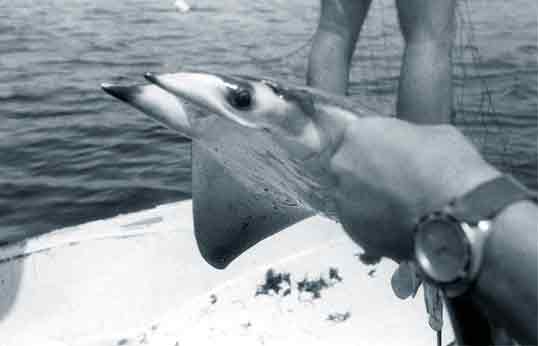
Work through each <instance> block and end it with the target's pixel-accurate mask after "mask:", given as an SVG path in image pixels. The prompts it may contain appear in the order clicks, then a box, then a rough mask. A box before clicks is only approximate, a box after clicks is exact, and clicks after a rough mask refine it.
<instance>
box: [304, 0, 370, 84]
mask: <svg viewBox="0 0 538 346" xmlns="http://www.w3.org/2000/svg"><path fill="white" fill-rule="evenodd" d="M370 3H371V0H321V10H320V18H319V24H318V28H317V30H316V33H315V35H314V39H313V41H312V49H311V51H310V56H309V59H308V72H307V84H308V85H311V86H314V87H318V88H320V89H324V90H327V91H330V92H333V93H337V94H345V93H346V91H347V84H348V79H349V69H350V65H351V58H352V56H353V51H354V49H355V43H356V41H357V38H358V36H359V32H360V29H361V26H362V24H363V22H364V18H365V17H366V14H367V12H368V8H369V6H370Z"/></svg>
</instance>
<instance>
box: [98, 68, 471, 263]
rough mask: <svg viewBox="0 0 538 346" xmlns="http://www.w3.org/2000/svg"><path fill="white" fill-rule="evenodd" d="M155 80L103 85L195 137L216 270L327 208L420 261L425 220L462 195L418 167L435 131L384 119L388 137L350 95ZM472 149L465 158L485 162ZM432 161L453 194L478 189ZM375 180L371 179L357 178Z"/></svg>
mask: <svg viewBox="0 0 538 346" xmlns="http://www.w3.org/2000/svg"><path fill="white" fill-rule="evenodd" d="M146 79H148V80H149V81H150V82H151V83H152V85H142V86H127V87H124V86H112V85H103V88H104V89H105V90H106V91H107V92H108V93H110V94H112V95H113V96H116V97H117V98H119V99H121V100H123V101H125V102H127V103H129V104H131V105H132V106H134V107H135V108H138V109H139V110H141V111H142V112H144V113H145V114H147V115H148V116H150V117H151V118H153V119H155V120H157V121H160V122H161V123H164V124H165V125H166V126H168V127H170V128H172V129H174V130H176V131H178V132H180V133H182V134H184V135H186V136H188V137H190V138H191V139H192V140H193V174H192V179H193V213H194V220H195V234H196V239H197V242H198V245H199V248H200V251H201V253H202V255H203V256H204V258H205V259H206V260H207V261H208V262H209V263H210V264H212V265H213V266H215V267H218V268H224V267H226V266H227V265H228V264H229V263H230V262H231V261H232V260H233V259H234V258H236V257H237V256H239V255H240V254H241V253H243V252H244V251H245V250H247V249H248V248H249V247H251V246H253V245H255V244H256V243H258V242H259V241H261V240H263V239H265V238H267V237H268V236H270V235H272V234H274V233H277V232H279V231H280V230H282V229H284V228H286V227H287V226H289V225H291V224H293V223H295V222H298V221H300V220H302V219H304V218H306V217H308V216H310V215H313V214H316V213H319V214H322V215H324V216H326V217H329V218H332V219H334V220H336V221H338V222H340V223H341V224H342V226H343V228H344V230H345V231H346V232H347V233H348V235H350V237H351V238H352V239H353V240H354V241H355V242H357V243H358V244H359V245H361V246H362V247H363V248H364V249H365V251H366V252H367V253H368V254H369V255H371V256H372V255H373V256H374V257H375V256H377V257H381V256H385V257H389V258H392V259H393V260H396V261H398V262H400V261H405V260H409V259H410V258H411V254H412V247H413V244H412V241H411V239H412V237H411V236H409V232H412V223H413V222H414V221H415V220H414V219H413V216H417V217H418V216H420V215H423V214H424V213H426V212H427V211H428V210H426V209H425V208H426V207H431V206H434V205H435V206H437V205H442V204H443V203H445V202H446V201H447V200H448V199H450V198H452V197H453V196H448V195H446V196H445V195H443V194H442V191H444V188H443V187H441V186H433V187H432V189H439V190H440V191H441V192H438V191H435V193H433V192H432V191H425V190H424V187H423V185H424V184H423V179H421V177H420V176H416V177H415V176H414V175H416V174H415V173H416V171H415V170H413V169H412V167H407V166H409V164H408V162H407V161H406V159H405V158H409V157H410V155H414V152H415V151H416V150H417V148H418V149H420V148H423V149H424V150H426V149H428V146H427V145H426V146H425V145H424V144H425V143H422V142H421V143H418V141H423V139H424V138H425V137H424V136H423V134H424V133H425V132H427V133H428V136H427V137H426V138H431V140H432V143H431V146H430V148H435V147H437V146H438V144H439V143H437V142H435V141H437V138H438V137H439V136H436V133H437V132H436V131H438V130H436V128H434V127H432V128H428V129H422V128H420V127H417V126H414V125H410V124H407V123H405V122H403V121H399V120H397V119H383V120H382V121H384V122H390V124H389V125H390V126H389V127H388V129H389V130H388V132H386V131H387V128H385V127H384V126H379V121H378V120H380V119H381V118H380V117H379V113H377V112H376V111H374V110H371V109H368V108H367V107H364V106H362V105H360V104H353V103H352V101H351V100H349V99H348V98H345V97H341V96H336V95H332V94H327V93H324V92H321V91H319V90H316V89H312V88H309V87H304V86H293V85H290V84H288V83H282V82H278V81H275V80H272V79H268V78H255V77H251V76H238V75H222V74H214V73H203V72H196V73H193V72H180V73H174V74H162V75H154V74H146ZM180 99H181V101H180ZM183 101H185V102H186V104H192V105H194V106H196V107H197V108H199V109H201V110H202V111H201V112H200V111H195V110H192V111H191V110H190V106H189V111H188V112H186V111H185V108H184V106H183ZM383 124H385V123H383ZM369 129H371V130H369ZM391 129H392V130H391ZM444 132H446V131H444V129H441V130H440V131H438V133H440V134H442V133H444ZM379 138H381V140H379ZM382 138H390V140H386V142H393V141H398V142H399V143H402V145H399V147H401V151H402V152H393V151H394V149H393V148H392V147H391V148H390V149H387V148H388V146H389V145H388V144H387V148H383V147H382V145H383V143H384V140H383V139H382ZM374 142H375V143H376V144H375V145H374V146H372V144H371V143H374ZM415 142H417V143H415ZM444 142H447V141H444ZM444 142H443V141H442V142H440V144H443V143H444ZM452 142H453V141H450V140H448V142H447V143H449V144H448V145H450V143H452ZM456 142H457V141H456ZM385 149H386V150H385ZM463 149H465V150H463ZM463 149H462V150H463V151H462V153H463V154H462V157H463V156H465V155H468V156H469V157H471V158H472V159H475V156H478V153H476V151H474V149H472V148H471V149H466V148H463ZM398 150H400V149H398ZM442 150H443V147H441V146H439V151H442ZM430 151H431V150H430ZM466 153H467V154H466ZM425 154H426V155H429V154H434V155H435V153H427V152H425ZM366 155H368V160H364V162H363V161H362V159H361V158H362V157H366ZM379 161H382V162H387V164H386V165H385V167H383V164H380V165H378V166H379V167H381V169H379V167H377V168H376V167H371V166H369V165H368V164H367V163H368V162H378V163H379ZM364 163H366V164H364ZM424 166H425V167H427V168H426V169H427V170H428V171H427V172H424V174H426V175H427V174H440V173H442V174H446V179H441V180H440V181H451V184H452V185H457V186H456V188H455V189H454V188H452V189H450V191H454V190H457V189H461V190H463V191H465V189H466V188H468V185H472V184H474V183H475V182H461V181H460V179H458V172H451V171H450V170H444V169H443V168H442V167H429V165H424ZM395 167H396V168H397V169H395ZM408 168H409V169H408ZM368 176H370V178H369V182H368V183H362V182H361V179H357V177H368ZM400 177H403V178H400ZM404 178H405V179H407V182H406V183H405V184H385V186H386V187H387V188H390V189H393V190H394V189H401V191H383V190H382V187H381V185H380V186H375V185H372V184H371V183H370V182H372V181H374V182H375V181H376V180H383V181H385V182H386V181H398V179H399V180H402V179H404ZM388 195H390V196H394V195H397V196H398V198H396V199H394V198H385V197H386V196H388ZM425 196H435V198H437V200H428V201H426V200H425ZM380 215H381V216H382V215H388V216H387V217H379V216H380ZM410 215H411V216H410ZM389 233H390V234H391V236H390V237H388V238H389V239H390V240H389V241H387V234H389Z"/></svg>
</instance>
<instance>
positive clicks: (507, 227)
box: [471, 201, 538, 345]
mask: <svg viewBox="0 0 538 346" xmlns="http://www.w3.org/2000/svg"><path fill="white" fill-rule="evenodd" d="M484 256H485V257H484V262H483V265H482V270H481V272H480V273H479V276H478V278H477V282H476V286H475V288H474V290H473V291H472V292H471V293H472V295H473V296H475V297H476V299H477V301H478V303H479V304H480V306H481V307H482V308H483V309H484V311H486V312H487V315H488V316H490V317H491V318H492V319H493V320H494V321H495V322H496V323H497V324H499V325H502V326H504V327H505V328H506V329H507V330H509V331H510V332H511V334H512V336H513V337H514V338H516V339H517V340H518V341H519V342H520V343H521V344H522V345H536V344H537V343H538V340H537V330H536V328H537V325H538V320H537V315H538V297H537V294H538V281H537V275H538V208H537V207H536V204H534V203H532V202H529V201H520V202H517V203H514V204H512V205H510V206H509V207H507V208H506V209H504V210H503V211H502V212H501V213H500V214H498V215H497V217H496V218H495V219H494V220H493V224H492V234H491V237H490V238H489V240H488V242H487V244H486V246H485V253H484Z"/></svg>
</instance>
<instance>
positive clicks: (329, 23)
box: [318, 0, 361, 40]
mask: <svg viewBox="0 0 538 346" xmlns="http://www.w3.org/2000/svg"><path fill="white" fill-rule="evenodd" d="M357 3H361V1H357V0H322V1H321V12H320V17H319V25H318V32H323V33H327V34H333V35H336V36H338V37H340V38H342V39H345V40H350V39H352V38H353V37H354V34H355V31H356V30H357V27H358V25H357V23H356V18H354V16H356V15H357V14H358V12H359V11H358V10H359V9H358V8H356V7H357Z"/></svg>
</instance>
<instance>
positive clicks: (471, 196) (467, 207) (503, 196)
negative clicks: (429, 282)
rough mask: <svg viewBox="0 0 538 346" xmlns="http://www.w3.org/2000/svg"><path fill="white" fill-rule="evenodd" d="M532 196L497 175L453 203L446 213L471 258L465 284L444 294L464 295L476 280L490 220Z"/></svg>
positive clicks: (462, 283) (450, 288)
mask: <svg viewBox="0 0 538 346" xmlns="http://www.w3.org/2000/svg"><path fill="white" fill-rule="evenodd" d="M537 199H538V198H537V196H536V194H533V193H532V191H531V190H529V189H527V188H526V187H525V186H524V185H522V184H521V183H519V182H518V181H516V180H515V179H514V178H512V177H511V176H508V175H501V176H499V177H497V178H495V179H492V180H489V181H487V182H485V183H483V184H480V185H478V186H477V187H476V188H475V189H473V190H471V191H470V192H468V193H466V194H465V195H463V196H462V197H460V198H457V199H455V200H454V201H453V202H452V203H450V204H449V205H448V210H447V212H448V213H449V214H451V215H452V216H453V217H455V218H456V219H457V220H459V221H460V222H461V224H460V226H461V229H462V231H463V232H464V233H465V236H466V237H467V239H468V244H469V246H470V250H471V258H470V263H469V267H468V272H467V273H468V274H467V277H466V278H465V280H463V281H461V282H459V283H455V284H454V285H447V286H446V287H445V293H446V294H447V296H449V297H454V296H458V295H460V294H462V293H463V292H465V291H466V289H467V288H468V286H469V284H470V283H471V282H473V281H474V280H475V279H476V276H477V275H478V272H479V271H480V267H481V266H482V260H483V256H484V246H485V244H486V241H487V239H488V238H489V234H490V231H491V219H493V218H494V217H495V216H496V215H497V214H498V213H499V212H501V211H502V210H503V209H504V208H506V207H508V206H509V205H511V204H512V203H514V202H517V201H521V200H532V201H535V202H536V201H537Z"/></svg>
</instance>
